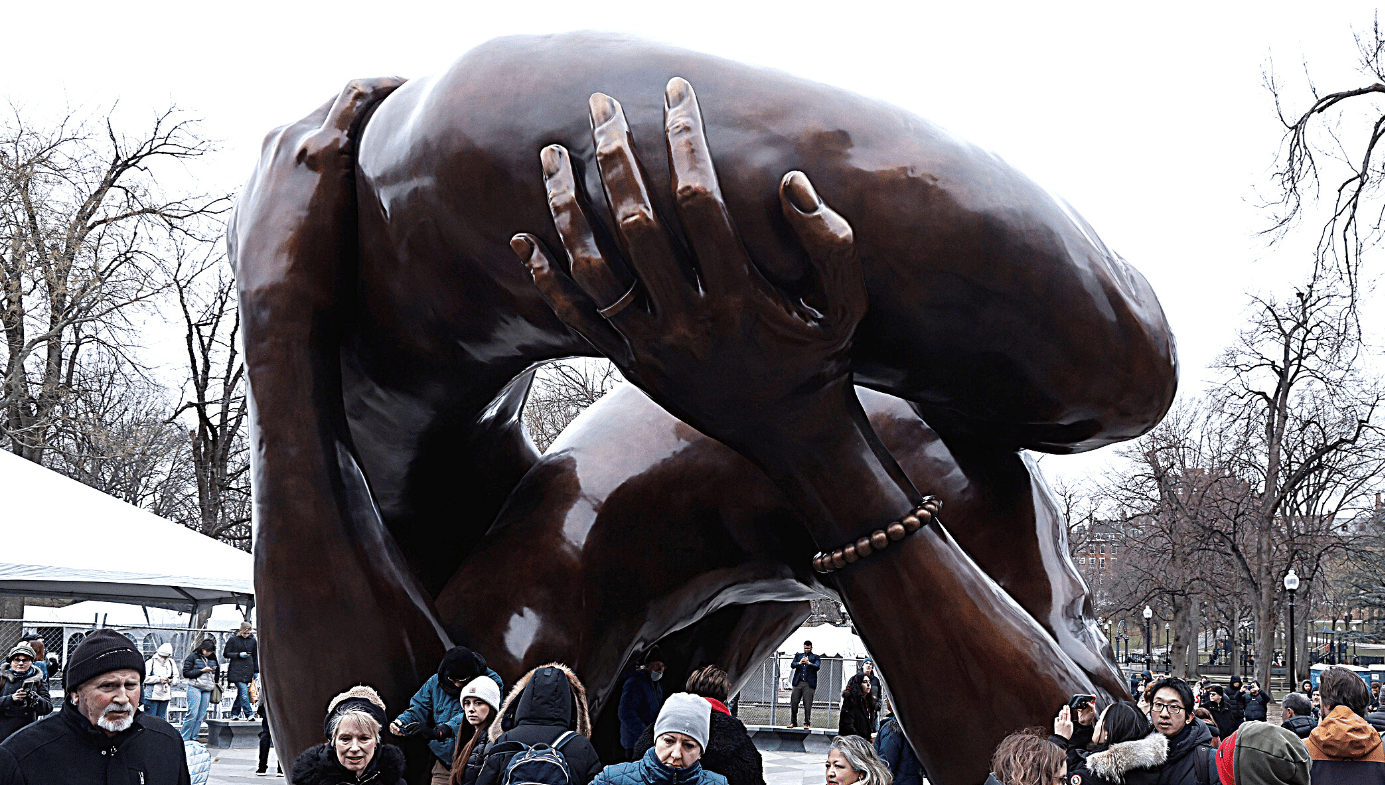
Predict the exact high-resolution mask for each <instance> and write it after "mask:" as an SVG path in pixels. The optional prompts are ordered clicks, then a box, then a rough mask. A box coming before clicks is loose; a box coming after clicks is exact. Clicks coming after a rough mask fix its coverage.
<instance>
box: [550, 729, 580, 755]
mask: <svg viewBox="0 0 1385 785" xmlns="http://www.w3.org/2000/svg"><path fill="white" fill-rule="evenodd" d="M576 735H577V732H576V731H568V732H567V733H564V734H563V735H561V736H559V737H558V738H556V739H554V740H553V749H554V750H556V751H558V752H562V751H563V745H564V744H566V743H568V741H569V740H571V739H572V737H573V736H576Z"/></svg>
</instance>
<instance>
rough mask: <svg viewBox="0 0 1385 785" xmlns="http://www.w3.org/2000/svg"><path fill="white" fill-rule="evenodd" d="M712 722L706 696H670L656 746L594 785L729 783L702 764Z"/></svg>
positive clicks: (657, 730)
mask: <svg viewBox="0 0 1385 785" xmlns="http://www.w3.org/2000/svg"><path fill="white" fill-rule="evenodd" d="M711 723H712V704H710V703H708V702H707V701H706V700H704V699H703V698H700V697H698V696H696V695H692V694H689V693H686V692H679V693H675V694H673V695H670V696H668V700H667V701H666V702H665V703H664V705H663V707H662V708H661V709H660V710H659V714H658V716H657V717H656V718H655V720H654V746H653V747H651V748H649V751H648V752H646V753H645V754H644V756H643V757H642V758H640V759H639V760H638V761H635V762H633V763H620V764H616V765H614V766H607V767H606V768H605V769H602V770H601V773H600V774H598V775H596V779H594V780H592V785H727V783H726V778H725V777H723V776H721V775H720V774H717V773H716V772H714V771H709V770H707V769H704V768H703V767H702V753H703V750H705V749H706V748H707V739H708V736H709V735H710V733H711ZM885 785H889V783H888V782H886V783H885Z"/></svg>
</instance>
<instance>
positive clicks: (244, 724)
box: [207, 720, 260, 750]
mask: <svg viewBox="0 0 1385 785" xmlns="http://www.w3.org/2000/svg"><path fill="white" fill-rule="evenodd" d="M207 746H208V747H210V748H212V749H215V750H229V749H245V748H247V747H254V748H256V749H258V748H259V746H260V723H259V721H258V720H250V721H231V720H207Z"/></svg>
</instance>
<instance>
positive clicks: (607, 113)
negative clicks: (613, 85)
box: [587, 93, 616, 127]
mask: <svg viewBox="0 0 1385 785" xmlns="http://www.w3.org/2000/svg"><path fill="white" fill-rule="evenodd" d="M587 106H588V108H589V109H590V110H591V115H592V126H593V127H596V126H598V125H605V124H606V121H608V120H610V119H611V118H612V117H614V116H615V113H616V99H614V98H612V97H610V96H609V95H606V94H605V93H592V97H591V100H589V101H587Z"/></svg>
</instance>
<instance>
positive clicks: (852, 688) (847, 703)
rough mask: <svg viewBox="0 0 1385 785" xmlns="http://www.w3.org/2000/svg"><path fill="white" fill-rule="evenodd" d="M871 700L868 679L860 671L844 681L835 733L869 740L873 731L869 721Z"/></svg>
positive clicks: (872, 698) (872, 697)
mask: <svg viewBox="0 0 1385 785" xmlns="http://www.w3.org/2000/svg"><path fill="white" fill-rule="evenodd" d="M873 700H874V696H872V695H871V685H870V680H869V679H867V678H866V677H865V675H864V674H860V673H858V674H856V675H855V676H852V677H851V680H850V681H848V682H847V683H846V689H844V690H842V714H841V721H840V722H839V723H838V725H837V733H838V734H839V735H842V736H860V737H861V738H863V739H865V740H866V741H870V740H871V736H873V735H874V732H875V728H874V727H872V725H871V721H870V715H871V702H872V701H873Z"/></svg>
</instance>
